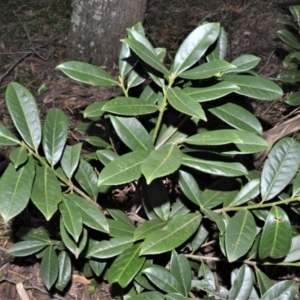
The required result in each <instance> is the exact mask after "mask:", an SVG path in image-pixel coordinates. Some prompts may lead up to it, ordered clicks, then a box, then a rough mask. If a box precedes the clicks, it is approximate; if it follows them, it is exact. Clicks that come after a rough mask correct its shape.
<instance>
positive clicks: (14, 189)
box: [0, 158, 35, 222]
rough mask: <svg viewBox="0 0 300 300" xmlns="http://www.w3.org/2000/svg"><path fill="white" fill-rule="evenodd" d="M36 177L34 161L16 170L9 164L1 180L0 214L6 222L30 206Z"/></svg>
mask: <svg viewBox="0 0 300 300" xmlns="http://www.w3.org/2000/svg"><path fill="white" fill-rule="evenodd" d="M34 175H35V170H34V161H33V159H32V158H31V159H29V160H28V162H27V164H26V165H24V166H23V167H22V168H20V169H19V170H18V171H16V170H15V168H14V166H13V165H12V164H9V165H8V167H7V168H6V170H5V172H4V173H3V175H2V177H1V180H0V191H1V193H0V212H1V216H2V218H3V220H4V222H8V221H9V220H10V219H11V218H13V217H15V216H16V215H18V214H19V213H20V212H21V211H22V210H23V209H24V208H25V207H26V206H27V204H28V201H29V198H30V194H31V189H32V183H33V179H34Z"/></svg>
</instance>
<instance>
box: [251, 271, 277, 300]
mask: <svg viewBox="0 0 300 300" xmlns="http://www.w3.org/2000/svg"><path fill="white" fill-rule="evenodd" d="M255 271H256V278H257V283H258V286H259V291H260V294H261V295H263V294H265V292H266V291H267V290H269V289H270V288H271V287H272V286H273V282H272V280H271V279H270V278H269V277H268V276H267V275H266V274H265V273H264V272H262V271H261V270H259V269H255Z"/></svg>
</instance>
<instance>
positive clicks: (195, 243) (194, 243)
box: [191, 224, 209, 252]
mask: <svg viewBox="0 0 300 300" xmlns="http://www.w3.org/2000/svg"><path fill="white" fill-rule="evenodd" d="M208 234H209V232H208V230H207V229H206V228H205V226H204V225H203V224H200V227H199V228H198V230H197V231H196V233H195V234H194V236H193V238H192V240H191V247H192V251H193V252H196V251H197V250H198V249H199V248H200V246H201V245H202V244H203V243H204V242H205V241H206V239H207V237H208Z"/></svg>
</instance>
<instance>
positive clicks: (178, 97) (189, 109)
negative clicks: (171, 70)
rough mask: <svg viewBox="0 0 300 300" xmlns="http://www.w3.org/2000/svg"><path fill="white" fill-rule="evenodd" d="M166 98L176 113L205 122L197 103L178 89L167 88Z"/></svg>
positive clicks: (203, 114) (202, 112)
mask: <svg viewBox="0 0 300 300" xmlns="http://www.w3.org/2000/svg"><path fill="white" fill-rule="evenodd" d="M167 97H168V100H169V102H170V104H171V105H172V106H173V107H174V108H175V109H176V110H178V111H180V112H182V113H184V114H186V115H189V116H192V117H196V118H199V119H201V120H205V121H206V116H205V113H204V111H203V109H202V107H201V105H200V104H199V103H197V101H195V100H194V99H193V98H191V97H190V96H189V95H188V94H186V93H185V92H184V90H181V89H180V88H178V87H175V88H169V89H168V90H167Z"/></svg>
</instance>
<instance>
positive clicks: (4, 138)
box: [0, 123, 20, 146]
mask: <svg viewBox="0 0 300 300" xmlns="http://www.w3.org/2000/svg"><path fill="white" fill-rule="evenodd" d="M19 143H20V141H19V140H18V139H17V138H16V136H15V135H14V134H12V133H11V132H10V131H9V130H8V129H7V128H6V127H5V126H4V125H3V124H2V123H0V145H2V146H14V145H17V144H19Z"/></svg>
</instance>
